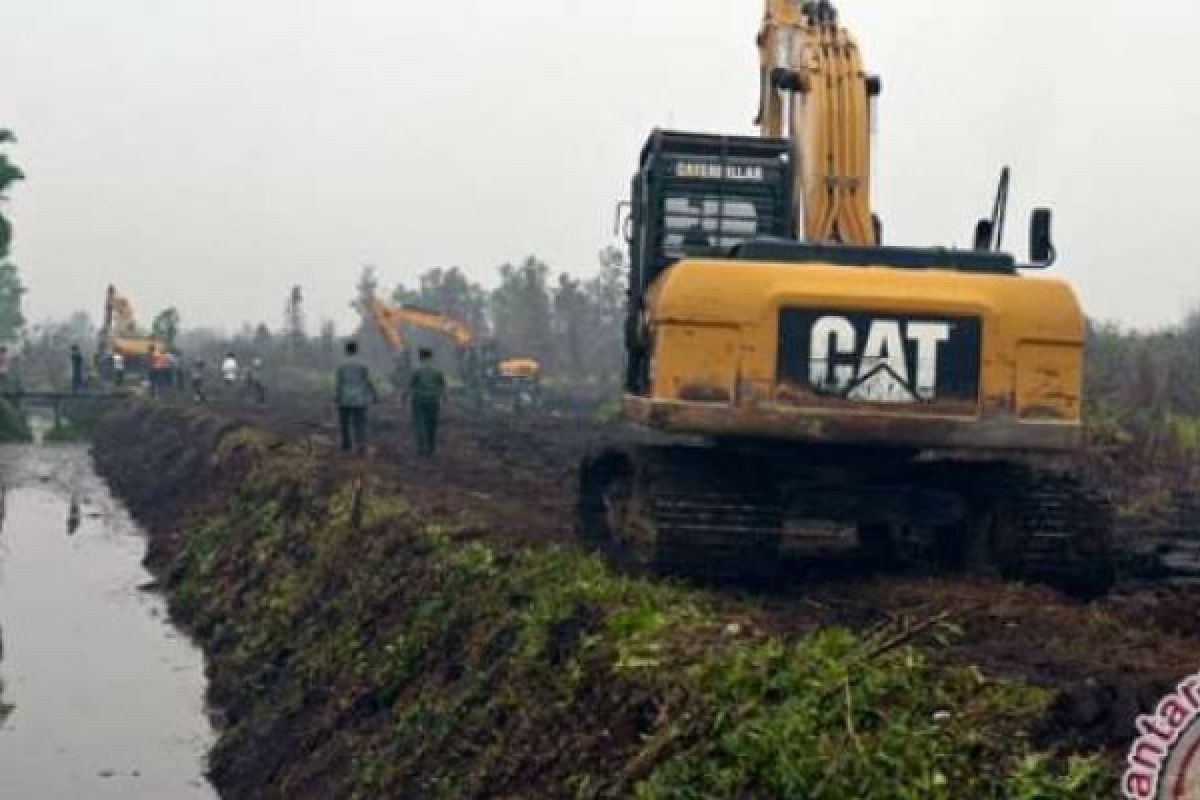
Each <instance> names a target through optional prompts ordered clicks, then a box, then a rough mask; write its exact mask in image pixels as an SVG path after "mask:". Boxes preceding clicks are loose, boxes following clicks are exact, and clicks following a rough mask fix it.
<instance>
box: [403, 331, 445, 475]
mask: <svg viewBox="0 0 1200 800" xmlns="http://www.w3.org/2000/svg"><path fill="white" fill-rule="evenodd" d="M419 361H420V365H419V366H418V367H417V368H416V369H415V370H413V374H412V377H411V378H410V379H409V382H408V390H407V391H406V392H405V393H404V395H405V399H406V400H408V401H409V402H410V403H411V404H412V421H413V432H414V433H415V434H416V438H417V455H419V456H422V457H424V458H431V457H432V456H433V454H434V451H435V450H437V429H438V417H439V416H441V410H442V401H443V400H445V399H446V376H445V375H443V374H442V371H441V370H440V369H438V368H437V367H435V366H434V365H433V352H432V351H430V350H421V351H420V354H419Z"/></svg>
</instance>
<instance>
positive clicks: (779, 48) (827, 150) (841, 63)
mask: <svg viewBox="0 0 1200 800" xmlns="http://www.w3.org/2000/svg"><path fill="white" fill-rule="evenodd" d="M758 47H759V55H760V58H761V62H762V70H761V83H762V85H761V93H762V94H761V99H760V103H759V117H758V120H757V122H758V124H759V126H760V127H761V130H762V135H763V136H764V137H770V138H786V139H788V140H789V141H790V142H791V158H792V166H793V170H794V176H795V177H794V180H795V185H794V187H793V194H792V196H793V199H794V204H795V208H794V211H793V215H794V219H793V223H794V226H795V230H796V234H797V236H798V237H799V238H801V239H804V240H805V241H808V242H812V243H817V244H831V243H837V244H850V245H868V246H870V245H876V244H879V232H878V225H877V224H876V222H875V218H874V217H873V215H872V210H871V108H870V98H871V97H872V96H874V95H876V94H878V92H879V85H880V84H879V80H878V78H874V77H871V76H869V75H867V73H866V71H865V69H864V67H863V59H862V53H861V52H860V51H859V49H858V45H857V43H856V42H855V40H854V37H853V36H852V35H851V34H850V32H849V31H847V30H846V29H845V28H843V27H841V26H840V25H839V24H838V17H837V11H836V10H834V8H833V6H831V5H830V4H829V3H828V2H801V0H767V9H766V16H765V18H764V21H763V27H762V31H761V33H760V34H759V38H758Z"/></svg>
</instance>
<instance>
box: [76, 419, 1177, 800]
mask: <svg viewBox="0 0 1200 800" xmlns="http://www.w3.org/2000/svg"><path fill="white" fill-rule="evenodd" d="M514 427H515V426H514ZM277 430H283V426H279V427H278V428H277ZM461 435H464V437H465V433H463V434H461ZM497 435H498V436H499V437H500V439H499V440H498V441H500V442H501V443H502V442H503V441H505V440H506V439H505V437H506V436H507V435H509V434H497ZM485 441H486V440H482V441H481V440H479V439H476V438H471V439H470V441H465V439H464V441H463V442H460V443H459V444H458V445H455V446H453V447H451V449H450V450H449V452H448V454H447V456H446V461H445V462H443V465H442V466H441V467H439V469H445V470H452V465H453V464H455V463H456V459H457V458H458V457H459V456H460V455H461V454H462V453H463V452H464V450H465V451H468V452H470V451H471V449H473V448H482V447H484V446H485V443H484V442H485ZM508 441H511V440H508ZM528 449H529V448H519V449H518V450H517V451H515V454H514V455H512V456H511V459H512V463H511V464H510V465H509V466H507V468H506V469H504V470H500V471H499V473H497V471H495V470H489V471H486V475H485V476H483V477H478V476H480V475H482V471H480V472H477V473H470V472H469V471H468V472H466V473H465V474H466V475H467V477H465V478H464V477H463V476H462V475H459V474H448V475H447V476H446V479H445V480H444V481H443V480H441V476H439V475H437V474H432V475H431V474H428V473H419V472H416V471H411V470H408V469H406V468H405V461H404V458H406V457H405V456H401V455H400V454H399V452H397V459H398V460H397V461H396V462H392V463H391V465H390V466H388V463H389V462H388V461H387V459H386V457H385V456H386V455H387V454H386V453H385V454H383V455H381V456H380V457H379V458H377V459H376V460H375V461H372V462H359V461H341V460H339V459H333V458H330V457H329V454H328V450H327V448H326V447H325V446H324V445H323V444H322V442H321V441H320V440H319V435H318V437H316V438H314V436H311V435H310V436H300V435H297V434H295V433H291V434H287V435H282V436H281V435H279V434H278V433H271V432H267V431H264V430H263V429H262V428H260V427H257V426H254V425H248V424H246V423H245V422H244V421H237V420H230V419H228V418H222V417H215V416H210V415H207V414H204V413H198V412H188V411H181V410H177V409H167V408H162V407H152V406H141V407H137V408H131V409H128V410H125V411H123V412H120V413H119V414H115V415H113V416H111V417H110V418H109V419H108V420H107V421H106V422H105V423H104V424H103V425H102V426H101V428H100V429H99V431H98V434H97V440H96V453H97V461H98V464H99V465H100V467H101V469H102V471H103V472H104V473H105V474H106V475H107V476H108V477H109V478H110V480H111V481H112V483H113V485H114V486H115V487H116V489H117V490H118V491H119V492H120V493H121V494H122V495H123V496H124V498H125V499H126V501H127V502H128V504H129V505H130V507H131V508H132V509H133V510H134V511H135V513H136V514H137V515H138V516H139V517H140V518H141V519H142V521H143V522H144V523H145V524H146V525H147V527H148V528H149V529H150V530H151V531H152V534H153V547H152V554H151V561H152V563H153V565H154V566H155V567H156V568H157V569H158V570H159V572H160V574H162V575H163V579H164V584H165V585H166V586H167V588H168V591H169V593H170V598H171V605H172V609H173V612H174V613H175V614H176V615H178V617H179V618H180V620H181V621H182V622H184V624H186V625H187V626H189V627H190V629H191V630H192V631H193V632H194V633H195V634H196V636H197V637H198V639H199V640H200V642H201V643H202V644H203V646H204V647H205V649H206V651H207V652H208V654H209V659H210V672H211V680H212V683H211V693H212V698H213V700H214V701H215V702H216V704H217V705H218V706H220V707H221V708H222V709H223V711H224V713H225V716H226V725H225V726H224V730H223V732H222V737H221V741H220V743H219V746H218V747H217V749H216V751H215V752H214V753H213V756H212V769H213V773H214V779H215V782H216V784H217V785H218V787H220V788H221V789H222V791H223V792H224V793H225V794H226V796H229V797H235V798H237V797H287V798H307V797H312V798H318V797H413V798H420V797H513V798H516V797H521V798H530V797H569V796H579V797H630V796H638V797H646V798H655V797H679V796H696V797H705V796H712V797H773V796H805V797H812V798H819V797H830V798H833V797H849V796H857V797H882V796H895V795H896V792H897V789H898V787H903V788H904V789H906V790H908V791H909V792H910V793H911V794H912V795H913V796H920V797H929V798H951V797H964V796H973V797H984V796H987V797H1039V798H1043V797H1044V798H1067V797H1079V798H1084V797H1098V796H1101V795H1102V793H1103V792H1104V791H1105V790H1104V789H1103V786H1104V785H1105V782H1106V781H1107V780H1109V779H1111V775H1110V773H1109V771H1108V769H1107V762H1106V761H1105V760H1104V758H1103V757H1085V756H1078V757H1070V758H1068V753H1069V750H1070V748H1066V749H1064V748H1061V747H1059V746H1058V745H1059V744H1060V743H1063V742H1068V741H1069V740H1070V739H1071V736H1072V735H1074V734H1076V733H1078V732H1079V730H1080V729H1079V728H1078V726H1076V727H1074V728H1072V727H1071V725H1070V724H1069V723H1068V722H1067V721H1066V719H1067V717H1066V715H1067V714H1068V712H1067V711H1066V710H1062V711H1059V712H1057V713H1058V714H1059V715H1060V716H1061V720H1060V719H1059V717H1056V716H1054V715H1050V714H1049V712H1050V710H1051V709H1053V708H1056V704H1058V703H1062V702H1064V701H1063V700H1062V698H1063V697H1064V696H1065V695H1064V694H1063V693H1062V692H1058V691H1055V690H1054V689H1053V688H1050V689H1045V688H1038V687H1033V686H1028V685H1026V684H1025V682H1023V681H1021V680H1003V681H1002V680H997V679H996V678H995V677H994V676H993V674H992V672H991V670H990V669H989V666H990V665H989V664H988V663H987V662H986V660H985V659H982V658H979V656H980V655H982V654H983V652H984V651H982V650H980V649H979V642H980V640H981V639H984V638H988V637H991V638H995V639H996V640H997V641H998V642H1000V644H999V645H997V647H996V649H995V650H994V651H990V652H989V653H988V654H989V655H991V656H994V658H995V661H996V667H997V668H998V670H999V671H1001V672H1008V673H1010V674H1012V675H1014V677H1015V676H1018V675H1020V674H1021V673H1023V672H1024V671H1027V665H1028V661H1029V660H1030V659H1028V658H1026V659H1025V660H1024V661H1023V662H1022V659H1021V657H1020V655H1019V654H1018V652H1017V651H1018V650H1019V647H1018V645H1017V642H1018V641H1020V640H1021V639H1022V638H1023V637H1024V638H1025V640H1026V649H1027V650H1033V649H1037V650H1043V651H1045V652H1046V656H1045V658H1044V659H1043V660H1044V662H1045V663H1043V664H1040V665H1039V669H1041V670H1043V671H1044V672H1046V678H1047V679H1048V683H1050V684H1053V683H1054V682H1055V681H1062V682H1072V681H1074V679H1075V677H1074V676H1075V675H1076V673H1074V672H1072V671H1071V670H1072V666H1071V665H1072V662H1071V660H1070V658H1069V657H1068V656H1067V653H1068V652H1071V651H1072V648H1071V647H1070V646H1067V645H1063V646H1062V648H1057V649H1056V648H1055V647H1054V646H1053V643H1052V642H1045V641H1041V642H1039V641H1033V640H1031V638H1032V637H1036V636H1039V635H1043V634H1045V632H1046V631H1048V630H1050V629H1052V628H1055V627H1056V626H1059V625H1064V624H1068V625H1070V624H1076V623H1077V622H1078V617H1076V616H1072V615H1074V614H1076V613H1078V614H1079V615H1086V614H1088V613H1091V612H1089V611H1086V610H1078V609H1072V608H1071V607H1069V606H1067V605H1066V604H1062V605H1061V609H1062V611H1061V615H1062V616H1057V617H1055V616H1052V617H1051V618H1049V619H1047V620H1046V621H1045V622H1044V623H1040V625H1041V627H1039V628H1038V629H1037V630H1035V631H1029V632H1027V633H1022V632H1021V631H1020V629H1019V627H1014V628H1008V627H1006V626H1007V624H1008V622H1015V623H1016V625H1017V626H1020V625H1023V624H1026V619H1025V617H1026V614H1027V612H1028V609H1029V607H1030V605H1031V604H1033V603H1035V602H1041V603H1043V605H1050V606H1051V607H1054V603H1053V602H1052V601H1049V602H1048V601H1047V598H1045V597H1041V598H1036V599H1035V598H1033V597H1030V596H1027V595H1026V594H1023V592H1024V590H1013V594H1012V597H1011V598H1009V599H1007V600H1006V599H1004V598H1003V597H1002V596H999V600H998V595H997V592H996V589H995V587H980V588H977V589H973V588H971V587H961V586H952V585H951V586H948V585H945V584H939V583H936V582H923V581H909V582H900V584H899V585H898V586H897V585H893V584H890V583H885V582H875V581H874V580H873V579H871V578H869V577H861V578H857V579H855V581H853V582H850V583H845V582H842V583H830V584H828V585H824V586H823V587H822V586H821V585H820V584H819V582H818V583H817V584H816V585H817V589H816V590H815V591H811V592H806V593H804V594H800V593H799V592H793V593H788V592H781V593H779V594H772V595H769V596H762V597H748V598H746V597H737V596H734V595H731V594H725V593H713V592H706V591H700V590H691V589H687V588H683V587H678V586H671V585H666V584H662V583H658V582H651V581H645V580H639V579H632V578H628V577H624V576H620V575H617V574H614V573H613V572H612V571H611V570H609V569H608V567H607V566H606V565H604V564H603V563H601V562H600V561H599V560H597V559H595V558H591V557H588V556H585V555H583V554H582V553H580V552H578V551H577V550H575V549H574V548H573V547H569V546H562V545H561V544H557V543H554V542H553V541H552V540H553V539H554V538H559V537H562V536H563V535H564V534H563V533H562V532H561V531H560V532H559V533H558V534H556V535H552V533H551V520H552V519H553V518H554V517H555V514H556V513H558V512H557V511H555V509H556V508H557V505H556V504H557V503H561V500H556V499H554V498H550V499H549V500H548V503H549V505H548V506H547V507H545V508H541V509H540V510H539V507H538V506H536V505H534V506H532V507H533V508H534V509H535V513H534V514H533V517H534V518H535V519H538V520H540V523H539V524H540V525H544V526H545V527H544V528H543V529H542V530H540V531H539V533H538V534H537V535H534V536H531V537H525V536H522V535H521V534H519V533H516V529H518V528H519V527H520V522H521V520H522V517H521V516H519V515H518V516H515V518H506V517H505V515H506V514H516V513H517V511H518V510H519V503H520V501H521V500H522V499H528V498H524V496H521V495H517V496H507V497H503V498H499V499H497V497H496V495H498V494H499V493H501V492H503V491H504V488H505V486H508V485H513V486H517V487H521V486H523V483H522V482H523V481H526V480H529V481H532V483H533V485H536V486H539V487H540V490H541V491H546V489H547V486H546V485H545V481H546V480H547V479H548V476H549V475H550V474H551V473H552V472H554V471H555V470H558V471H560V472H563V473H564V474H563V475H562V476H560V479H562V480H569V475H567V474H565V473H566V472H567V471H569V467H567V468H564V467H562V466H552V465H551V464H549V463H547V464H546V465H544V466H543V467H541V468H537V467H530V468H529V469H527V470H526V469H524V467H523V466H522V465H523V464H525V463H527V462H526V461H525V460H524V459H525V458H526V456H525V455H522V454H523V453H525V452H526V450H528ZM474 452H482V450H474ZM509 452H510V451H508V450H507V449H506V448H504V447H497V448H496V452H495V456H496V458H498V459H499V458H502V457H504V456H505V455H507V454H508V453H509ZM468 460H470V459H468ZM537 460H538V459H537V458H533V459H532V462H536V461H537ZM539 470H542V471H539ZM472 474H475V475H477V477H470V476H471V475H472ZM539 476H540V477H539ZM474 481H481V482H482V481H487V483H486V484H483V483H480V484H475V483H473V482H474ZM483 486H490V487H491V489H492V490H491V491H487V490H485V489H484V488H483ZM472 498H474V502H472ZM493 515H494V516H493ZM493 526H495V527H498V528H505V529H507V530H506V532H505V533H504V534H500V535H496V536H489V528H491V527H493ZM510 534H511V535H510ZM972 592H975V593H976V594H975V596H974V597H972V596H971V593H972ZM1000 594H1001V595H1002V594H1003V593H1000ZM972 603H975V604H974V605H972ZM1056 613H1057V612H1056ZM1103 613H1104V614H1106V615H1108V614H1111V615H1118V614H1121V613H1129V614H1131V615H1133V614H1141V613H1142V612H1141V611H1139V610H1138V609H1137V608H1136V607H1134V606H1132V605H1131V606H1130V607H1129V608H1128V609H1126V610H1122V609H1118V608H1115V607H1114V608H1112V609H1107V610H1105V611H1104V612H1103ZM1177 623H1182V624H1183V627H1184V628H1186V629H1187V631H1186V633H1184V634H1181V636H1182V637H1184V638H1186V637H1188V636H1191V635H1193V633H1194V631H1193V630H1192V627H1191V626H1189V625H1188V623H1187V622H1186V620H1177V619H1174V617H1173V616H1172V615H1171V614H1170V613H1169V612H1164V627H1165V626H1175V625H1176V624H1177ZM1108 624H1110V623H1109V622H1108V621H1107V617H1104V618H1103V619H1101V620H1100V621H1098V622H1097V623H1096V625H1097V626H1103V625H1108ZM1111 624H1119V623H1111ZM976 625H979V626H981V627H982V628H984V629H985V630H984V631H982V632H980V631H975V630H973V626H976ZM851 628H853V629H854V630H853V631H852V630H851ZM1005 631H1007V633H1005ZM1067 633H1068V632H1066V631H1064V632H1063V634H1062V635H1064V636H1065V635H1067ZM1163 635H1164V636H1165V635H1167V634H1165V633H1164V634H1163ZM1156 641H1157V640H1156ZM1006 647H1007V648H1008V650H1006ZM1060 650H1061V652H1060ZM1009 651H1011V652H1009ZM1193 652H1194V651H1193ZM1006 653H1009V655H1010V658H1011V661H1010V662H1006V661H1005V659H1004V657H1003V656H1005V654H1006ZM1077 655H1078V656H1079V658H1080V659H1082V658H1083V654H1082V653H1079V654H1077ZM1149 658H1150V657H1149V656H1147V659H1149ZM1015 662H1020V663H1015ZM1070 713H1078V714H1081V712H1078V711H1077V710H1074V709H1072V710H1071V712H1070ZM1047 720H1051V721H1052V722H1054V725H1057V726H1058V727H1060V728H1061V729H1062V730H1061V731H1056V730H1054V729H1053V726H1051V727H1047ZM1039 728H1041V729H1042V730H1040V731H1039V730H1038V729H1039ZM1067 732H1069V733H1070V734H1071V735H1067ZM1082 738H1084V739H1086V738H1087V737H1086V736H1083V737H1082Z"/></svg>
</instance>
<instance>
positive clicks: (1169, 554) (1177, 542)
mask: <svg viewBox="0 0 1200 800" xmlns="http://www.w3.org/2000/svg"><path fill="white" fill-rule="evenodd" d="M1130 527H1131V530H1130V531H1129V532H1128V533H1127V534H1126V535H1125V536H1123V537H1122V553H1121V562H1122V573H1123V574H1124V575H1125V577H1126V578H1127V580H1129V582H1131V583H1134V584H1148V585H1157V586H1184V587H1186V586H1200V492H1197V491H1195V490H1192V489H1185V490H1181V491H1177V492H1175V493H1174V495H1173V497H1172V498H1171V504H1170V508H1169V510H1168V513H1167V514H1166V519H1165V520H1164V521H1162V522H1159V523H1157V524H1145V523H1143V524H1140V525H1132V526H1130Z"/></svg>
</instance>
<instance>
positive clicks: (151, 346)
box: [97, 286, 168, 373]
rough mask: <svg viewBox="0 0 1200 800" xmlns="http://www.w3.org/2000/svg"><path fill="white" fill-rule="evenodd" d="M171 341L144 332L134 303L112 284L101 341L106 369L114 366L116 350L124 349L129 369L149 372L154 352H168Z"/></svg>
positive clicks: (100, 352)
mask: <svg viewBox="0 0 1200 800" xmlns="http://www.w3.org/2000/svg"><path fill="white" fill-rule="evenodd" d="M167 349H168V348H167V344H166V343H165V342H162V341H160V340H158V339H156V338H154V337H153V336H147V335H145V334H143V333H141V332H140V330H139V328H138V325H137V320H136V317H135V316H134V313H133V304H132V303H130V302H129V299H128V298H127V297H125V296H124V295H122V294H121V293H120V292H118V291H117V288H116V287H115V286H109V287H108V290H107V291H106V292H105V294H104V324H103V326H102V327H101V328H100V336H99V342H98V345H97V357H98V359H97V360H98V363H99V364H100V368H101V371H102V373H106V372H107V370H108V369H109V368H110V367H111V359H112V354H113V353H120V354H121V357H122V358H123V359H124V360H125V369H126V370H127V371H129V372H145V371H146V369H147V367H148V366H149V364H148V362H149V358H150V354H151V352H158V353H165V352H167Z"/></svg>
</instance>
